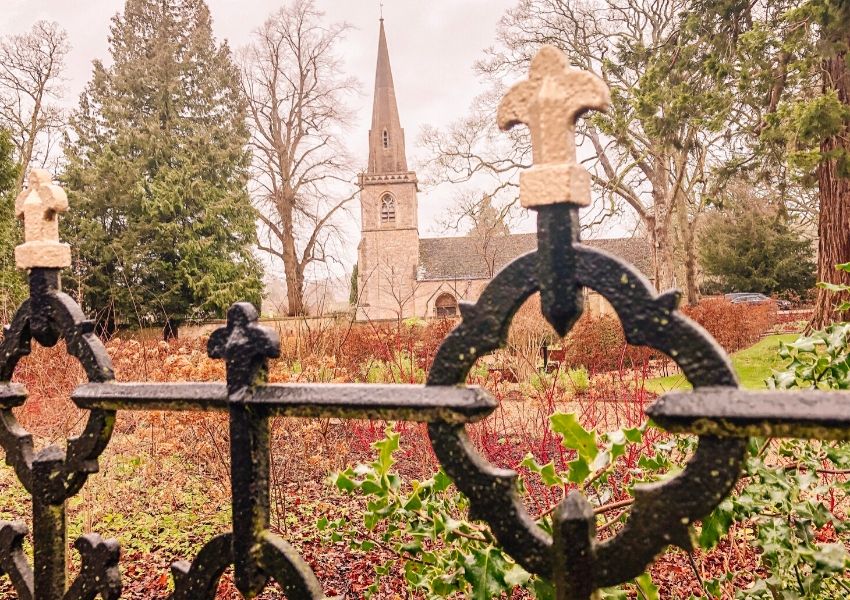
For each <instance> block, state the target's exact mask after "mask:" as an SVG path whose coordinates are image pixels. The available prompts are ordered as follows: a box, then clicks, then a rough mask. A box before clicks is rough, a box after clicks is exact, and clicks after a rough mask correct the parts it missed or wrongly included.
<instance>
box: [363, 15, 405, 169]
mask: <svg viewBox="0 0 850 600" xmlns="http://www.w3.org/2000/svg"><path fill="white" fill-rule="evenodd" d="M405 172H407V158H406V157H405V154H404V130H403V129H402V128H401V121H400V120H399V118H398V105H397V104H396V99H395V87H394V86H393V73H392V69H391V68H390V53H389V50H387V36H386V33H385V32H384V19H383V17H382V18H381V30H380V34H379V36H378V64H377V67H376V69H375V98H374V102H373V105H372V129H370V130H369V168H368V170H367V173H369V174H380V173H405Z"/></svg>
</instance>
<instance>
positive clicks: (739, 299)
mask: <svg viewBox="0 0 850 600" xmlns="http://www.w3.org/2000/svg"><path fill="white" fill-rule="evenodd" d="M724 298H726V299H727V300H728V301H729V302H731V303H732V304H761V303H762V302H776V307H777V308H778V309H779V310H791V303H790V302H788V300H775V299H773V298H771V297H769V296H765V295H764V294H760V293H758V292H733V293H731V294H726V295H725V296H724Z"/></svg>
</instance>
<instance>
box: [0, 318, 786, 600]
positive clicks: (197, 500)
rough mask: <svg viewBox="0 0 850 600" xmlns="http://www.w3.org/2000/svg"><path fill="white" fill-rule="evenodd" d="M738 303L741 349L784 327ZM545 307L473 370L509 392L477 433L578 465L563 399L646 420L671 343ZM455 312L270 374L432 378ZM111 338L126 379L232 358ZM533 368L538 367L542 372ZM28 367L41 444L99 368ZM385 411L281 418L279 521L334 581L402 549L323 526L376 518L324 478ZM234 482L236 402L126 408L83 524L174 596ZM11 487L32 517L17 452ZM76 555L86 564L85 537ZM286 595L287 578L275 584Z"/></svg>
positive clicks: (672, 566) (60, 425)
mask: <svg viewBox="0 0 850 600" xmlns="http://www.w3.org/2000/svg"><path fill="white" fill-rule="evenodd" d="M725 304H726V305H725V306H721V305H718V306H714V305H712V306H707V307H703V308H702V309H700V310H699V311H693V313H692V314H693V316H695V317H696V318H697V319H698V320H704V321H705V322H704V323H703V325H704V326H705V327H706V328H707V329H708V330H709V331H711V332H712V333H713V334H714V335H715V336H716V337H717V338H718V339H719V341H720V342H721V343H722V344H724V345H728V347H727V350H730V351H731V350H735V349H737V348H738V347H740V344H746V343H747V342H748V341H754V340H753V338H755V339H757V337H758V335H759V332H757V331H756V329H758V328H761V327H764V328H765V329H767V328H769V326H770V324H769V323H768V321H770V319H771V316H770V312H769V310H767V309H764V311H763V312H764V314H763V315H761V316H758V319H759V320H758V326H757V327H756V326H755V325H754V326H752V327H744V326H743V325H742V322H743V321H744V320H746V319H745V313H744V311H738V310H737V309H736V308H735V307H733V306H732V305H728V303H725ZM756 310H757V309H756ZM753 311H754V308H753V307H749V308H748V309H747V312H746V316H747V317H749V318H753V315H754V312H753ZM535 314H539V313H537V310H536V307H534V305H533V303H530V304H529V305H527V306H526V307H524V308H523V309H522V310H521V311H520V313H519V315H518V316H517V320H516V321H515V327H514V329H513V330H512V333H511V339H510V343H509V346H508V348H507V349H506V350H503V351H499V352H498V353H496V355H495V356H494V357H493V358H492V359H490V360H488V361H483V362H482V364H481V365H478V366H477V367H476V368H475V369H473V371H472V373H471V374H470V382H471V383H475V384H479V385H482V386H484V387H486V388H487V389H488V390H489V391H490V392H491V393H492V394H494V396H496V398H497V399H499V400H500V401H501V405H500V407H499V409H497V410H496V411H495V413H494V414H493V415H492V416H491V417H489V418H488V419H487V420H485V421H483V422H482V423H479V424H476V425H474V426H471V427H470V428H469V433H470V437H471V438H472V439H473V441H474V442H475V444H476V445H477V447H478V448H479V449H480V451H481V452H482V454H483V455H484V456H485V457H486V458H487V459H488V460H490V461H491V462H493V463H494V464H497V465H499V466H502V467H507V468H518V465H519V463H520V462H521V461H522V459H523V458H524V457H525V456H526V455H527V454H528V453H529V452H531V453H533V454H534V455H535V456H536V457H537V459H538V460H539V461H540V462H541V463H544V462H547V461H549V460H555V461H556V462H558V463H559V464H561V465H564V464H566V462H568V461H569V460H571V458H572V457H571V456H569V455H568V454H567V453H565V452H564V450H563V448H562V447H561V446H560V445H559V444H558V443H557V440H556V439H555V438H554V437H553V436H552V434H551V432H550V431H549V427H548V417H549V415H551V414H552V413H553V412H555V411H565V412H575V413H577V414H578V415H579V416H580V419H581V421H582V423H583V424H584V425H585V427H594V428H597V429H599V430H610V429H614V428H617V427H627V426H633V425H636V424H639V423H641V422H642V421H643V419H644V417H643V409H644V408H645V406H646V405H647V404H648V403H650V402H651V401H652V399H653V395H652V394H650V393H648V392H647V391H646V390H644V389H643V388H642V386H639V385H638V386H635V385H633V384H632V382H633V381H635V380H640V379H641V378H645V377H646V376H647V374H648V371H649V369H650V368H655V367H651V364H652V362H653V361H658V360H660V357H657V356H654V355H653V354H652V353H650V351H648V350H646V349H641V348H634V347H631V346H628V345H627V344H626V343H625V340H624V338H623V334H622V329H621V328H620V327H619V324H618V323H617V322H616V321H615V320H614V319H612V318H610V317H584V318H582V319H581V320H580V321H579V322H578V323H577V325H576V327H575V328H574V330H573V332H572V333H571V334H570V336H568V337H567V338H566V339H565V340H564V341H563V342H560V341H558V340H556V339H554V337H553V336H552V334H551V333H550V332H549V331H548V326H545V325H543V324H542V323H541V322H540V320H539V318H538V319H536V320H535V317H534V315H535ZM759 314H761V313H759ZM762 318H763V320H761V319H762ZM453 325H454V323H453V322H451V321H440V322H431V323H428V324H425V325H412V326H406V325H405V326H401V327H389V326H385V325H376V324H365V325H357V326H351V325H350V324H345V323H343V324H338V325H336V326H334V327H331V328H327V329H319V330H314V331H310V332H307V333H304V334H303V335H299V336H296V337H292V336H288V337H287V336H284V337H283V339H282V357H281V359H279V360H276V361H273V362H272V364H271V366H270V369H269V378H270V380H271V381H272V382H288V381H289V382H291V381H300V382H353V381H362V382H368V381H374V380H380V381H386V382H399V383H402V382H421V381H422V380H423V378H424V376H425V374H426V373H427V371H428V369H429V368H430V365H431V362H432V361H433V358H434V355H435V353H436V350H437V348H438V346H439V343H440V342H441V341H442V339H443V338H444V337H445V335H446V334H447V332H448V331H449V330H450V329H451V327H453ZM544 342H545V343H547V344H550V345H551V346H553V347H559V348H560V349H561V350H563V354H562V355H561V356H560V357H558V358H559V360H557V361H555V368H554V372H553V373H550V374H548V375H546V374H544V376H543V377H541V376H540V373H539V369H540V366H541V356H540V347H541V344H542V343H544ZM107 349H108V351H109V354H110V356H111V358H112V361H113V364H114V366H115V372H116V378H117V379H118V380H119V381H221V380H223V379H224V366H223V363H222V362H221V361H216V360H211V359H209V358H208V357H207V356H206V348H205V340H202V339H198V340H179V341H177V340H173V341H170V342H158V343H157V342H145V343H143V342H140V341H137V340H133V339H114V340H111V341H109V342H108V343H107ZM578 367H581V368H583V369H585V370H586V371H587V372H588V373H589V375H588V377H589V384H588V385H587V387H586V389H585V388H580V387H578V386H577V384H575V382H572V383H571V382H570V381H569V378H570V376H571V375H569V373H568V371H567V369H568V368H578ZM561 373H564V374H566V375H565V376H561V375H560V374H561ZM534 376H537V377H538V380H537V381H536V383H535V384H534V385H532V384H531V383H530V381H531V379H533V377H534ZM547 377H548V378H547ZM15 380H16V381H20V382H22V383H24V384H26V386H27V389H28V391H29V398H28V400H27V402H26V403H25V405H24V406H23V407H21V408H19V409H16V413H17V416H18V418H19V420H20V421H21V423H22V424H23V425H24V426H25V427H26V428H27V429H29V430H30V431H32V432H33V433H34V434H35V438H36V444H37V446H41V447H43V446H44V445H47V444H52V443H60V444H61V443H63V440H64V439H65V438H66V437H67V436H69V435H72V434H74V433H75V432H78V431H80V430H81V428H82V426H83V424H84V421H85V418H86V414H85V413H84V412H83V411H80V410H79V409H77V408H76V407H75V406H74V405H73V403H72V402H71V401H70V400H69V395H70V392H71V391H72V390H73V388H74V387H75V386H76V385H78V384H79V383H81V382H82V381H83V380H84V374H83V372H82V369H81V368H80V367H79V365H78V364H77V363H76V361H75V360H74V359H73V358H70V357H69V356H68V355H67V354H66V352H65V349H64V347H63V346H62V344H61V343H60V344H59V345H57V346H56V347H55V348H41V347H37V346H35V347H34V349H33V353H32V355H30V356H28V357H26V358H25V359H23V360H22V361H21V363H20V364H19V367H18V369H17V371H16V373H15ZM385 425H386V424H385V423H376V422H360V421H342V420H336V419H324V420H298V419H276V420H275V421H274V422H273V423H272V473H271V476H272V477H271V483H272V504H273V506H272V508H273V517H272V527H273V529H275V530H276V531H278V532H280V533H281V534H282V535H284V536H285V537H286V538H287V539H289V540H291V541H292V542H293V543H294V544H295V545H296V546H297V547H298V548H299V549H300V550H301V551H302V552H303V553H304V555H305V556H306V557H307V559H308V561H309V562H310V563H311V564H312V566H313V568H314V570H315V571H316V573H317V575H318V576H319V578H320V579H321V580H322V582H323V585H324V586H325V591H326V592H327V593H328V594H329V595H336V594H340V595H342V596H343V597H345V598H360V597H362V595H363V591H364V590H365V589H366V587H368V586H369V585H370V584H371V582H372V580H373V566H374V565H376V564H379V563H381V562H383V561H384V560H386V559H387V558H389V556H388V555H387V554H386V552H385V551H382V550H381V549H380V548H379V549H376V550H374V551H373V552H371V553H369V555H368V556H363V555H361V554H360V553H356V552H352V551H351V550H350V549H349V548H348V546H347V545H345V544H344V543H337V544H332V545H322V544H321V542H320V540H319V535H318V531H317V529H316V526H315V524H316V521H317V520H318V519H319V518H320V517H326V518H327V519H328V520H331V521H332V520H335V519H338V518H340V517H341V516H344V517H346V518H348V519H350V520H352V521H361V517H360V515H361V514H362V511H363V506H361V504H360V502H361V500H359V499H358V498H356V497H350V496H342V495H339V494H338V493H336V492H334V491H333V490H332V489H331V488H330V487H329V486H328V485H327V484H326V482H325V479H326V477H327V474H328V473H330V472H331V471H334V470H338V469H341V468H344V467H345V466H348V465H351V464H354V463H357V462H360V461H367V460H369V459H370V458H371V456H372V449H371V444H372V443H373V442H374V441H376V440H378V439H380V438H382V437H383V435H384V428H385ZM397 429H398V430H399V431H400V432H401V434H402V445H401V448H402V450H401V451H400V453H399V459H400V460H399V465H398V468H399V470H400V471H401V472H402V474H403V475H404V476H405V478H406V479H412V478H418V477H426V476H428V475H429V474H430V473H432V472H433V471H434V470H435V469H436V468H438V464H437V461H436V459H435V457H434V454H433V451H432V450H431V447H430V443H429V441H428V438H427V432H426V429H425V426H423V425H418V424H398V425H397ZM229 485H230V483H229V438H228V423H227V417H226V415H224V414H213V413H202V414H201V413H181V412H170V413H160V412H155V413H137V412H129V411H122V412H120V413H119V414H118V417H117V420H116V427H115V432H114V435H113V438H112V442H111V444H110V446H109V447H108V449H107V450H106V452H105V453H104V454H103V456H102V457H101V459H100V472H99V473H98V474H96V475H93V476H92V477H90V479H89V481H88V482H87V484H86V486H85V487H84V488H83V491H82V492H81V493H80V494H79V495H78V496H77V497H75V498H73V499H72V500H70V501H69V504H68V509H69V539H70V540H73V539H75V538H76V537H77V536H78V535H81V534H82V533H86V532H97V533H101V534H102V535H104V536H106V537H117V538H118V539H119V541H120V542H121V546H122V553H123V557H122V569H123V575H124V584H125V592H124V596H123V597H126V598H132V599H135V598H140V599H141V598H145V599H148V598H165V597H167V594H168V590H169V586H170V575H169V572H168V565H169V564H170V563H171V562H173V561H175V560H180V559H187V560H191V559H192V557H193V556H194V555H195V554H196V553H197V552H198V551H199V549H200V548H201V546H202V545H203V543H204V542H205V541H207V540H209V539H210V538H212V537H213V536H214V535H216V534H218V533H220V532H223V531H226V530H228V529H229V519H230V515H229V499H230V491H229ZM530 485H531V489H532V493H530V494H528V495H527V501H528V508H529V511H530V512H531V513H532V514H543V513H545V512H546V511H548V510H551V508H552V507H553V506H554V505H555V504H556V503H557V502H558V501H559V500H560V498H561V494H558V493H555V492H553V491H552V490H550V489H549V488H546V487H545V486H534V485H533V482H532V483H531V484H530ZM624 485H625V480H624ZM0 490H2V495H3V499H4V502H3V504H2V507H0V518H2V519H19V518H27V516H28V512H29V508H28V499H27V497H26V495H25V493H24V492H23V490H22V489H21V488H20V485H19V484H18V483H17V481H16V479H15V476H14V473H13V471H12V470H11V469H10V468H8V467H3V468H1V469H0ZM730 556H733V558H732V559H729V558H728V557H730ZM69 557H70V560H71V564H70V565H69V567H70V568H71V570H72V571H74V569H76V568H77V565H76V562H75V561H76V560H77V557H76V554H75V552H74V551H73V550H71V551H69ZM718 557H727V558H726V559H723V558H718ZM729 560H732V561H733V562H734V563H736V564H738V563H740V562H741V561H745V562H748V563H749V564H752V556H750V555H748V554H747V552H745V551H744V550H743V549H741V548H740V546H734V548H733V547H731V546H730V547H723V546H722V545H721V547H720V548H719V549H718V550H717V551H715V552H714V553H712V554H711V555H710V556H707V557H703V559H702V560H701V562H700V564H701V568H702V569H703V570H704V571H705V573H703V575H704V576H705V577H709V576H711V573H712V572H714V571H719V570H722V569H726V568H729V565H728V563H729ZM724 561H725V562H724ZM678 569H684V571H683V574H682V575H681V576H680V577H677V576H675V573H676V572H677V570H678ZM659 570H661V571H660V572H659ZM653 572H654V573H655V574H656V576H657V580H658V581H659V582H661V583H662V591H663V592H664V593H665V595H664V596H663V597H674V596H671V595H669V594H671V593H673V592H672V591H671V590H681V591H683V592H684V591H685V590H689V591H693V590H695V589H696V590H697V591H695V592H694V593H696V594H697V595H699V594H698V582H697V580H696V578H695V576H694V575H693V572H692V568H691V565H690V562H689V561H688V559H687V558H683V557H682V556H678V558H677V555H676V554H675V553H671V554H668V555H666V556H665V557H663V558H662V559H661V561H660V562H659V563H658V565H657V566H656V567H654V571H653ZM688 573H689V574H690V575H687V574H688ZM688 576H690V577H691V579H688ZM665 582H669V583H665ZM694 582H697V583H696V585H697V587H696V588H695V587H694ZM383 585H384V586H385V588H386V589H383V588H382V592H381V597H383V598H407V597H409V593H408V592H407V591H406V588H405V586H404V582H403V575H402V574H401V573H400V572H399V573H396V577H391V578H389V579H387V580H386V581H385V583H384V584H383ZM4 586H6V587H4ZM676 593H678V592H676ZM685 595H686V594H685ZM0 597H3V598H5V597H12V596H11V595H10V592H9V591H8V587H7V583H5V582H2V583H0ZM238 597H239V594H238V592H236V591H235V589H234V588H233V585H232V578H231V577H230V576H229V575H226V576H225V577H224V578H223V580H222V583H221V586H220V593H219V598H228V599H229V598H238ZM281 597H282V596H281V594H280V592H279V591H277V590H276V588H270V589H269V590H268V591H267V592H266V593H265V594H264V595H263V596H262V598H281Z"/></svg>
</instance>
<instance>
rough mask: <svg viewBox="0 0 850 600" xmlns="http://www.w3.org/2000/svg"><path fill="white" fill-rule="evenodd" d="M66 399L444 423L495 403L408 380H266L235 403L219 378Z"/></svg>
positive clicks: (121, 386) (122, 386) (118, 406)
mask: <svg viewBox="0 0 850 600" xmlns="http://www.w3.org/2000/svg"><path fill="white" fill-rule="evenodd" d="M71 398H72V399H73V400H74V402H75V403H76V404H77V406H79V407H80V408H86V409H95V408H99V409H104V410H163V411H174V410H195V411H197V410H206V411H219V410H228V409H229V408H230V407H231V406H233V405H234V404H243V405H250V406H256V407H263V408H266V409H267V410H268V411H269V414H271V415H278V416H292V417H338V418H353V419H387V420H398V421H421V422H430V421H434V420H439V421H444V422H449V423H469V422H475V421H479V420H481V419H483V418H484V417H486V416H487V415H489V414H490V413H491V412H493V410H495V409H496V407H497V406H498V402H497V401H496V400H495V399H494V398H493V397H492V396H491V395H490V394H488V393H487V392H486V391H484V390H483V389H481V388H479V387H475V386H470V387H456V386H428V387H426V386H424V385H413V384H354V385H352V384H332V383H310V384H302V383H280V384H270V385H262V386H258V387H257V388H256V389H255V390H254V391H253V395H252V396H250V397H249V399H247V400H245V401H244V402H238V401H232V400H229V399H228V395H227V386H226V385H225V384H223V383H87V384H84V385H81V386H79V387H77V389H76V390H74V392H73V394H72V395H71Z"/></svg>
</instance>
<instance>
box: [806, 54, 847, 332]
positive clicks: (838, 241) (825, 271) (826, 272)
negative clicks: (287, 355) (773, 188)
mask: <svg viewBox="0 0 850 600" xmlns="http://www.w3.org/2000/svg"><path fill="white" fill-rule="evenodd" d="M846 58H847V57H846V53H845V52H840V53H837V54H836V55H835V56H833V57H831V58H828V59H826V60H825V61H824V70H825V75H824V77H825V84H824V89H825V90H828V89H835V90H836V92H837V93H838V99H839V100H840V101H841V102H842V103H843V104H845V105H848V104H850V71H848V67H847V64H846V62H845V61H846ZM836 151H837V152H836ZM821 152H822V153H823V154H824V155H827V154H828V153H835V154H839V155H841V154H845V155H847V153H850V128H848V127H847V126H845V128H844V130H843V131H842V132H841V133H840V134H839V135H837V136H834V137H831V138H827V139H825V140H824V141H823V143H822V144H821ZM817 175H818V190H819V192H820V216H819V220H818V237H819V241H818V281H825V282H829V283H836V284H850V274H847V273H844V272H843V271H839V270H837V269H836V268H835V265H836V264H839V263H845V262H850V179H848V178H846V177H843V176H842V174H841V173H840V172H839V170H838V161H837V160H836V159H835V158H832V159H830V160H823V161H821V164H820V165H819V166H818V170H817ZM848 299H850V296H848V294H847V293H846V292H841V293H834V292H830V291H828V290H825V289H823V288H818V292H817V299H816V300H815V310H814V314H813V315H812V320H811V322H810V323H809V328H810V329H821V328H823V327H825V326H827V325H829V324H830V323H832V322H833V321H836V320H840V319H841V318H843V316H844V315H841V314H838V313H836V312H835V306H836V305H837V304H838V303H839V302H843V301H845V300H848Z"/></svg>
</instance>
